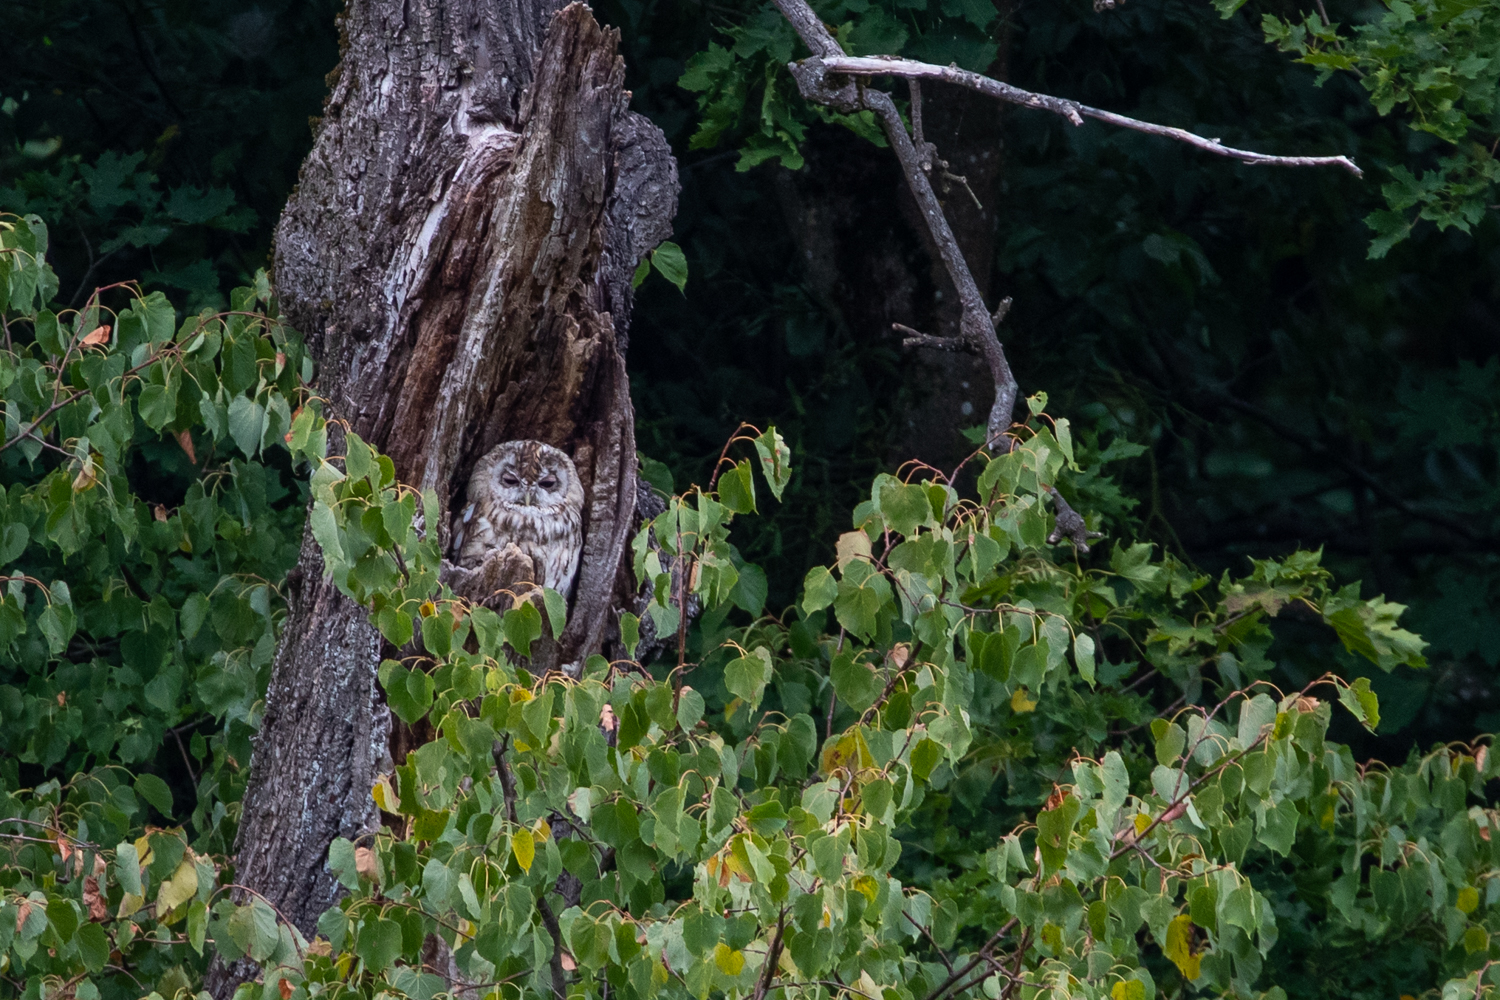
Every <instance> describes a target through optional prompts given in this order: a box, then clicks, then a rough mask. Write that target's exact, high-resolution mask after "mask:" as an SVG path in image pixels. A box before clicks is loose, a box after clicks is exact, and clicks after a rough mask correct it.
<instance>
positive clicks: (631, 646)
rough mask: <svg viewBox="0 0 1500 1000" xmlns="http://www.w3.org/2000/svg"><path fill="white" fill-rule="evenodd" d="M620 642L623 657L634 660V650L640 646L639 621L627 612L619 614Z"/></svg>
mask: <svg viewBox="0 0 1500 1000" xmlns="http://www.w3.org/2000/svg"><path fill="white" fill-rule="evenodd" d="M620 642H621V644H623V645H624V647H625V655H626V656H628V657H630V658H631V659H632V660H633V659H635V648H636V647H637V646H639V645H640V644H641V620H640V619H639V618H637V617H636V616H635V615H633V614H631V613H630V612H629V611H624V612H621V613H620Z"/></svg>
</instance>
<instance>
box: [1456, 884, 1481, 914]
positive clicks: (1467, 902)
mask: <svg viewBox="0 0 1500 1000" xmlns="http://www.w3.org/2000/svg"><path fill="white" fill-rule="evenodd" d="M1453 905H1454V906H1456V907H1458V912H1459V913H1473V912H1474V911H1475V910H1477V909H1478V908H1479V890H1478V889H1476V888H1474V887H1473V886H1472V885H1466V886H1464V887H1463V888H1462V889H1460V890H1458V902H1456V903H1454V904H1453Z"/></svg>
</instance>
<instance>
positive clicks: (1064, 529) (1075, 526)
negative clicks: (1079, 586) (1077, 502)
mask: <svg viewBox="0 0 1500 1000" xmlns="http://www.w3.org/2000/svg"><path fill="white" fill-rule="evenodd" d="M1042 489H1044V490H1046V491H1047V492H1048V493H1050V494H1052V503H1053V505H1054V506H1055V507H1056V508H1057V523H1056V525H1055V526H1054V527H1053V528H1052V534H1050V535H1048V536H1047V544H1048V545H1056V544H1057V543H1058V542H1060V541H1062V540H1063V539H1064V538H1066V539H1068V540H1069V541H1070V542H1072V543H1073V547H1074V548H1076V549H1077V550H1078V551H1079V552H1082V553H1085V554H1086V553H1087V552H1088V550H1089V539H1090V538H1103V537H1104V532H1102V531H1090V530H1089V527H1088V525H1087V524H1085V523H1084V520H1083V515H1082V514H1080V513H1078V511H1076V510H1074V509H1073V505H1072V504H1070V503H1068V501H1066V500H1064V499H1063V496H1062V494H1061V493H1059V492H1057V490H1056V488H1054V487H1052V486H1043V487H1042Z"/></svg>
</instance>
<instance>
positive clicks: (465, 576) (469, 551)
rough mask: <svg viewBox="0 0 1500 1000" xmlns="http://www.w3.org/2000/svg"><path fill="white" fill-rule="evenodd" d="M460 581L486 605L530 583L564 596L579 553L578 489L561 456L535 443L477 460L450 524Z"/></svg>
mask: <svg viewBox="0 0 1500 1000" xmlns="http://www.w3.org/2000/svg"><path fill="white" fill-rule="evenodd" d="M455 522H456V523H455V525H454V529H455V530H454V532H453V548H452V551H453V552H454V555H455V560H454V561H455V562H456V563H457V564H458V567H459V570H460V574H461V580H456V581H455V586H454V589H455V590H458V591H459V592H461V593H464V592H466V596H468V597H470V598H472V599H478V600H483V599H486V598H488V597H490V596H491V595H493V594H494V592H495V591H496V590H498V589H500V588H502V587H510V586H512V585H513V584H516V583H520V582H531V583H535V584H539V585H540V586H543V587H550V588H552V589H553V590H555V591H557V592H558V593H559V594H562V595H563V597H567V596H568V595H569V593H570V592H571V591H572V589H573V580H574V578H575V577H576V576H577V575H578V557H579V555H580V553H581V552H582V551H583V484H582V483H580V482H579V481H578V470H577V469H576V468H574V466H573V460H572V459H570V458H569V457H568V456H567V455H566V454H564V453H563V452H561V451H559V450H558V449H556V448H554V447H552V446H551V445H548V444H542V442H540V441H507V442H505V443H504V444H501V445H497V446H496V447H495V448H493V449H491V450H490V452H489V453H488V454H486V455H485V456H484V457H483V458H481V459H480V460H479V464H478V465H477V466H475V468H474V476H473V478H471V479H470V480H469V492H468V497H467V503H466V504H465V505H464V507H463V509H462V510H461V511H460V512H459V516H458V517H457V518H456V519H455Z"/></svg>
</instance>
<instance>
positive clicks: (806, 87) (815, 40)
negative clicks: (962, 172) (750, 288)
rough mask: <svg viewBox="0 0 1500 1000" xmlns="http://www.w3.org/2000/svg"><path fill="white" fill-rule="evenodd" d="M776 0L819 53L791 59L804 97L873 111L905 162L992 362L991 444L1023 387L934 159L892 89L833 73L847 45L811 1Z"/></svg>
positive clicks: (969, 341)
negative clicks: (944, 197)
mask: <svg viewBox="0 0 1500 1000" xmlns="http://www.w3.org/2000/svg"><path fill="white" fill-rule="evenodd" d="M775 2H776V8H777V9H778V10H780V11H781V13H782V16H784V17H785V18H786V19H787V20H788V21H789V22H791V25H792V27H793V28H795V29H796V31H797V34H798V35H799V36H800V37H801V39H802V41H803V43H804V44H805V45H806V46H807V47H808V48H809V49H810V50H811V51H812V53H813V56H814V58H812V59H806V60H803V61H802V62H800V63H792V64H791V65H790V66H789V67H788V68H789V69H790V70H791V73H792V77H793V79H795V80H796V81H797V88H798V90H800V91H801V93H802V96H803V97H804V98H805V99H806V100H809V101H812V102H813V103H815V104H821V105H824V106H826V107H830V108H833V109H834V110H836V111H844V112H849V113H852V112H856V111H864V110H869V111H873V112H874V113H875V117H876V118H878V119H879V120H880V127H881V129H882V130H883V131H884V132H885V137H886V141H887V142H889V143H890V145H891V149H892V150H893V151H894V152H895V154H896V159H897V160H899V161H900V163H901V171H902V173H903V174H905V175H906V185H907V187H908V188H909V189H910V190H911V193H912V197H913V199H915V201H916V203H917V208H918V210H919V211H920V212H921V215H922V220H923V222H924V223H925V224H926V226H927V230H928V232H929V233H930V234H931V236H932V242H933V244H934V245H935V246H936V247H937V252H938V256H939V258H940V259H941V260H942V262H943V267H944V268H945V269H946V270H947V272H948V276H949V278H950V279H951V280H952V281H953V285H954V287H955V288H956V289H957V291H958V299H959V302H960V304H961V305H962V307H963V313H962V316H961V317H960V319H959V337H960V338H962V340H963V341H964V342H965V344H966V346H967V347H968V349H969V350H972V351H974V353H976V354H978V355H979V356H980V357H982V358H984V360H985V363H986V364H987V365H988V366H989V369H990V376H991V378H993V379H994V382H995V404H994V406H992V407H991V408H990V415H989V420H988V421H987V430H986V437H987V440H988V441H989V442H992V443H993V442H997V441H999V440H1000V438H1001V437H1002V436H1003V435H1004V434H1005V432H1006V430H1008V429H1009V428H1010V425H1011V415H1012V413H1013V412H1014V411H1015V405H1016V395H1017V392H1018V391H1019V388H1020V387H1019V386H1018V385H1017V383H1016V378H1015V375H1013V374H1012V373H1011V370H1010V362H1009V361H1007V360H1006V357H1005V349H1004V348H1003V347H1001V346H1000V339H999V338H998V337H996V336H995V325H994V323H993V322H991V320H990V310H989V309H988V308H987V307H986V306H985V304H984V297H983V296H982V295H980V293H979V286H978V285H977V284H976V283H975V281H974V275H973V273H972V272H970V270H969V265H968V262H967V261H965V260H964V256H963V253H962V251H961V250H960V249H959V246H958V240H957V239H955V238H954V236H953V230H952V228H951V227H949V225H948V220H947V219H946V218H945V217H944V216H943V206H942V204H941V203H940V202H939V201H938V198H937V195H936V194H935V193H934V192H933V190H932V182H931V181H930V180H929V179H928V176H927V171H926V170H924V169H923V162H924V160H927V161H928V162H929V163H930V157H929V156H925V155H924V152H925V150H923V149H919V148H918V147H917V146H916V145H915V144H914V143H913V142H912V137H911V136H910V135H908V134H907V132H906V124H905V123H904V122H903V121H902V120H901V113H900V112H899V111H898V110H897V109H896V102H895V101H893V100H892V99H891V95H890V94H887V93H885V92H884V91H880V90H869V89H866V88H865V87H864V86H863V84H856V83H855V82H854V81H852V80H849V79H848V78H847V77H832V76H831V74H830V73H829V71H828V68H827V66H826V65H825V60H834V59H841V58H843V50H842V49H840V48H839V44H838V42H836V41H835V40H834V38H833V36H832V35H831V34H829V33H828V29H827V27H825V26H824V24H823V22H822V20H820V19H819V17H818V15H817V14H816V13H814V12H813V9H812V8H811V7H810V6H808V4H807V0H775ZM924 145H925V144H924ZM913 332H915V331H913ZM945 346H946V345H945Z"/></svg>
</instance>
